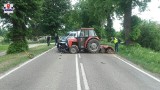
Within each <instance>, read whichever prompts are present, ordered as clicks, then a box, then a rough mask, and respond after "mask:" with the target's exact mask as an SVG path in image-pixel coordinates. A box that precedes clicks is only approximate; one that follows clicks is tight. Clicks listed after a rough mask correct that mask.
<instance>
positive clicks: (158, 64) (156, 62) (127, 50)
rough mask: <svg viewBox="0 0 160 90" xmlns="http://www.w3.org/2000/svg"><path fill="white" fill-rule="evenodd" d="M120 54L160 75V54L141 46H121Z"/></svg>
mask: <svg viewBox="0 0 160 90" xmlns="http://www.w3.org/2000/svg"><path fill="white" fill-rule="evenodd" d="M118 54H119V55H121V56H122V57H125V58H127V59H128V60H130V61H132V62H134V63H135V64H137V65H139V66H141V67H143V68H144V69H146V70H149V71H151V72H153V73H158V74H160V52H155V51H153V50H150V49H147V48H143V47H141V46H124V45H120V47H119V52H118Z"/></svg>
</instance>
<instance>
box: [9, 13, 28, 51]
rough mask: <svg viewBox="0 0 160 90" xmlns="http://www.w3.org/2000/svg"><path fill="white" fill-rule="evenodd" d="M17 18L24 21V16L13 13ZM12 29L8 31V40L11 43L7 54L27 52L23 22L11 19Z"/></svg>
mask: <svg viewBox="0 0 160 90" xmlns="http://www.w3.org/2000/svg"><path fill="white" fill-rule="evenodd" d="M15 13H16V15H17V17H21V18H22V19H25V18H24V16H22V15H21V14H19V13H18V12H15ZM12 24H13V28H12V29H11V31H10V38H11V41H12V43H11V44H10V45H9V48H8V50H7V53H8V54H10V53H19V52H22V51H26V50H28V43H27V40H26V32H27V31H26V26H25V20H24V21H22V20H19V19H12Z"/></svg>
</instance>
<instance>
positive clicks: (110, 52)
mask: <svg viewBox="0 0 160 90" xmlns="http://www.w3.org/2000/svg"><path fill="white" fill-rule="evenodd" d="M107 53H108V54H114V53H115V52H114V50H113V49H111V48H108V49H107Z"/></svg>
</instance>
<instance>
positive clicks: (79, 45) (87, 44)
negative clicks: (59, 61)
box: [58, 28, 100, 53]
mask: <svg viewBox="0 0 160 90" xmlns="http://www.w3.org/2000/svg"><path fill="white" fill-rule="evenodd" d="M76 34H77V35H75V37H71V38H68V39H67V40H66V42H60V43H59V46H58V49H59V51H69V52H70V53H77V52H79V51H82V50H83V51H88V52H90V53H96V52H99V50H100V43H99V38H98V36H97V35H96V33H95V31H94V28H81V29H80V30H79V31H77V33H76Z"/></svg>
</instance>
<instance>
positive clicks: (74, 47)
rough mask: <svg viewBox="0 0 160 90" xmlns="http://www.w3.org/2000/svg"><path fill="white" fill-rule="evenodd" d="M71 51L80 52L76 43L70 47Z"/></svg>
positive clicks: (73, 52)
mask: <svg viewBox="0 0 160 90" xmlns="http://www.w3.org/2000/svg"><path fill="white" fill-rule="evenodd" d="M69 52H70V53H72V54H75V53H77V52H78V47H77V46H76V45H72V46H71V47H70V48H69Z"/></svg>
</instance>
